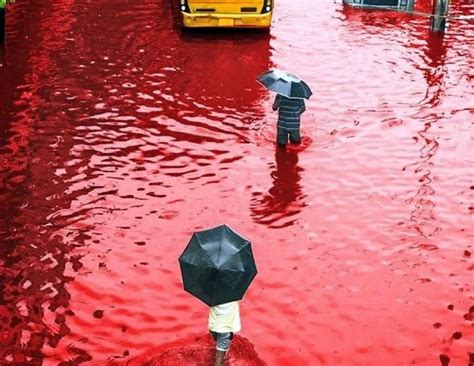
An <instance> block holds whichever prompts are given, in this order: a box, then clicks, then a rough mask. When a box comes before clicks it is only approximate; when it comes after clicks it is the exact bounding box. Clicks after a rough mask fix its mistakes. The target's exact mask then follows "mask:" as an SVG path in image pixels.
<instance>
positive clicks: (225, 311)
mask: <svg viewBox="0 0 474 366" xmlns="http://www.w3.org/2000/svg"><path fill="white" fill-rule="evenodd" d="M208 326H209V332H211V335H212V337H213V338H214V340H215V341H216V356H215V359H214V366H223V365H224V359H225V355H226V353H227V351H228V350H229V348H230V343H231V341H232V338H234V333H237V332H239V331H240V311H239V302H238V301H233V302H229V303H227V304H220V305H216V306H211V307H210V308H209V324H208Z"/></svg>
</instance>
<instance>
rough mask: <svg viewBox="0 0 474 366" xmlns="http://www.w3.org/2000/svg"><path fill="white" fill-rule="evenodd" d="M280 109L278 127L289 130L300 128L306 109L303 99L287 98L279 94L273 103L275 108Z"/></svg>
mask: <svg viewBox="0 0 474 366" xmlns="http://www.w3.org/2000/svg"><path fill="white" fill-rule="evenodd" d="M277 109H278V110H279V111H278V124H277V127H278V128H282V129H286V130H287V131H288V132H291V131H298V130H299V129H300V115H301V114H302V113H303V112H304V111H305V110H306V107H305V105H304V100H303V99H292V98H287V97H285V96H284V95H281V94H277V96H276V98H275V102H274V103H273V110H274V111H276V110H277Z"/></svg>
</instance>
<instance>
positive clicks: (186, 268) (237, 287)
mask: <svg viewBox="0 0 474 366" xmlns="http://www.w3.org/2000/svg"><path fill="white" fill-rule="evenodd" d="M179 265H180V267H181V275H182V277H183V284H184V289H185V290H186V291H187V292H189V293H190V294H192V295H194V296H196V297H197V298H198V299H199V300H201V301H203V302H204V303H206V304H207V305H209V306H215V305H219V304H225V303H228V302H231V301H236V300H241V299H242V297H243V296H244V293H245V291H246V290H247V288H248V287H249V285H250V283H251V282H252V280H253V279H254V277H255V276H256V275H257V268H256V266H255V261H254V258H253V253H252V247H251V245H250V242H249V241H248V240H246V239H244V238H243V237H241V236H240V235H239V234H237V233H236V232H234V231H233V230H231V229H230V228H229V227H228V226H226V225H221V226H218V227H215V228H212V229H209V230H204V231H199V232H196V233H194V234H193V236H192V238H191V240H190V241H189V243H188V246H187V247H186V249H185V250H184V252H183V254H181V256H180V257H179Z"/></svg>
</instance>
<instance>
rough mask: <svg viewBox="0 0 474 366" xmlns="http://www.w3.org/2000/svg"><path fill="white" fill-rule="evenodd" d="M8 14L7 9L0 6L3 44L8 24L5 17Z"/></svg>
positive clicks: (0, 27)
mask: <svg viewBox="0 0 474 366" xmlns="http://www.w3.org/2000/svg"><path fill="white" fill-rule="evenodd" d="M6 14H7V11H6V9H2V8H0V44H3V43H4V42H5V27H6V25H7V22H6V19H5V16H6Z"/></svg>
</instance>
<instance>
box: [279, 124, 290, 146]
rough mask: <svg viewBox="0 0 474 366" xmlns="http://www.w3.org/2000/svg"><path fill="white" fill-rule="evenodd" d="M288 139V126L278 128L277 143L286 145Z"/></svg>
mask: <svg viewBox="0 0 474 366" xmlns="http://www.w3.org/2000/svg"><path fill="white" fill-rule="evenodd" d="M287 141H288V132H287V131H286V128H278V129H277V144H278V146H280V147H285V146H286V143H287Z"/></svg>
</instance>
